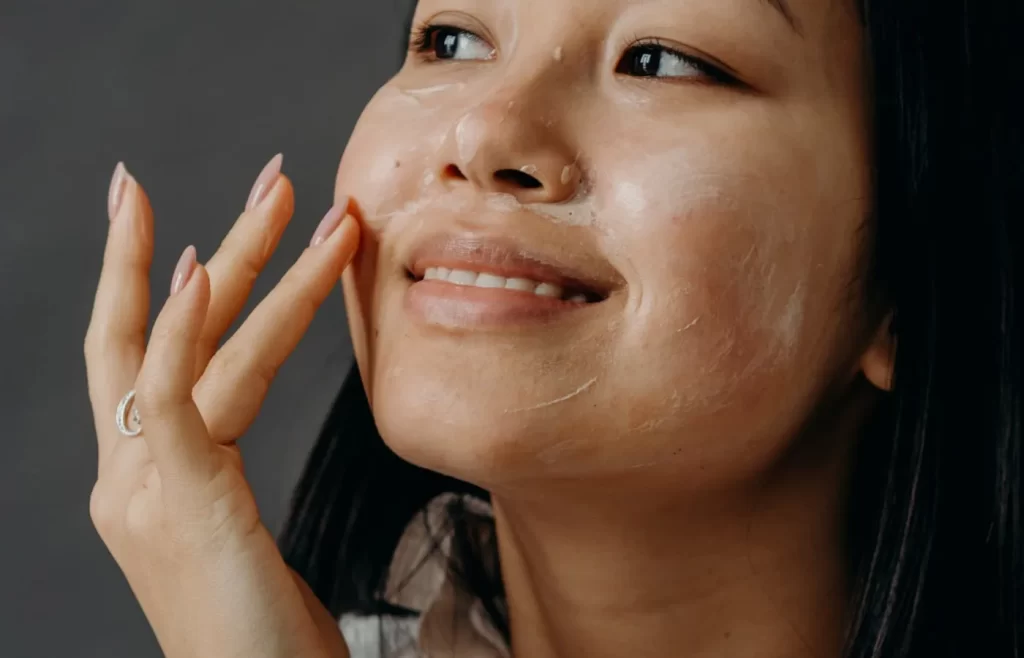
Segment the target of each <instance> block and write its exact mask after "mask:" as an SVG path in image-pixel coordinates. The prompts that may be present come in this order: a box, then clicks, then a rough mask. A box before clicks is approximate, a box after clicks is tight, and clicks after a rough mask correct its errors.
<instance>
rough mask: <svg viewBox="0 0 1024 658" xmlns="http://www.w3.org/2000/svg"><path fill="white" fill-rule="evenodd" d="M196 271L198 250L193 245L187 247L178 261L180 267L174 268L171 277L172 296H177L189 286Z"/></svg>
mask: <svg viewBox="0 0 1024 658" xmlns="http://www.w3.org/2000/svg"><path fill="white" fill-rule="evenodd" d="M195 269H196V248H195V247H193V246H192V245H189V246H187V247H185V251H184V252H183V253H182V254H181V258H179V259H178V265H177V266H176V267H175V268H174V274H173V275H172V276H171V295H172V296H173V295H177V294H178V293H179V292H181V290H182V289H183V288H184V287H185V286H186V285H187V284H188V280H189V279H190V278H192V272H194V271H195Z"/></svg>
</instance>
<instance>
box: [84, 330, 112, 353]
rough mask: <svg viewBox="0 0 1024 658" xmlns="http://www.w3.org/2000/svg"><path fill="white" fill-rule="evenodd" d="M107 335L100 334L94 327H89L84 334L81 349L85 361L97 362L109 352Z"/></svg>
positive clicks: (105, 333)
mask: <svg viewBox="0 0 1024 658" xmlns="http://www.w3.org/2000/svg"><path fill="white" fill-rule="evenodd" d="M108 335H109V334H108V333H107V332H100V331H99V330H98V329H96V328H95V327H90V328H89V330H88V331H86V332H85V340H84V341H83V342H82V348H83V352H84V353H85V358H86V360H99V359H100V358H101V357H102V356H103V355H104V354H105V353H106V352H107V351H108V350H109V345H110V339H109V338H108Z"/></svg>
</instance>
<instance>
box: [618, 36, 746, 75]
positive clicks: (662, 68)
mask: <svg viewBox="0 0 1024 658" xmlns="http://www.w3.org/2000/svg"><path fill="white" fill-rule="evenodd" d="M615 72H616V73H621V74H623V75H631V76H634V77H638V78H675V79H680V78H693V79H710V80H712V81H714V82H719V83H722V84H736V79H735V78H734V77H732V76H731V75H729V74H728V73H726V72H724V71H722V70H721V69H720V68H718V67H717V66H714V65H712V64H709V63H707V62H705V61H704V60H702V59H700V58H697V57H693V56H692V55H687V54H685V53H682V52H679V51H678V50H675V49H673V48H669V47H667V46H663V45H661V44H660V43H658V42H657V41H648V42H645V43H637V42H632V43H630V44H629V46H628V47H627V48H626V52H625V53H624V54H623V55H622V59H621V60H619V63H618V65H617V66H616V67H615Z"/></svg>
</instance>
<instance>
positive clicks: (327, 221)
mask: <svg viewBox="0 0 1024 658" xmlns="http://www.w3.org/2000/svg"><path fill="white" fill-rule="evenodd" d="M344 217H345V206H343V205H336V206H334V207H333V208H331V209H330V210H328V211H327V214H326V215H324V218H323V219H322V220H320V225H319V226H317V227H316V232H314V233H313V239H312V240H310V241H309V246H311V247H316V246H319V245H321V244H323V243H324V242H326V241H327V238H329V237H331V233H334V230H335V229H336V228H338V225H339V224H341V220H342V219H343V218H344Z"/></svg>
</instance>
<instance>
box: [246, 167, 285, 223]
mask: <svg viewBox="0 0 1024 658" xmlns="http://www.w3.org/2000/svg"><path fill="white" fill-rule="evenodd" d="M283 162H284V156H283V155H281V154H280V153H278V154H277V155H275V156H274V157H272V158H270V162H268V163H267V164H266V166H264V167H263V171H261V172H260V175H259V176H257V177H256V182H255V183H254V184H253V186H252V191H251V192H249V200H248V201H246V203H245V209H246V210H252V209H253V208H255V207H256V206H258V205H260V201H263V199H265V198H267V193H269V192H270V188H272V187H274V183H276V182H277V177H278V176H280V175H281V163H283Z"/></svg>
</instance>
